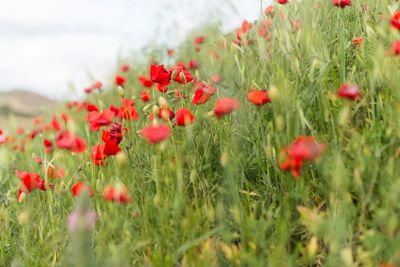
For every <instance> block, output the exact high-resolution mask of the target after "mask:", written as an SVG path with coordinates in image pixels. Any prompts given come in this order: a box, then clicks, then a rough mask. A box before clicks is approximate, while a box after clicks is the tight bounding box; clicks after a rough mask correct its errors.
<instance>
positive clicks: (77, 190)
mask: <svg viewBox="0 0 400 267" xmlns="http://www.w3.org/2000/svg"><path fill="white" fill-rule="evenodd" d="M83 192H86V193H87V194H88V195H89V197H92V196H93V195H94V192H93V189H92V188H91V187H90V186H88V185H86V184H84V183H83V182H82V181H81V180H78V181H77V182H76V183H75V184H74V185H73V186H72V187H71V193H72V194H73V195H74V196H76V197H78V196H80V195H81V194H82V193H83Z"/></svg>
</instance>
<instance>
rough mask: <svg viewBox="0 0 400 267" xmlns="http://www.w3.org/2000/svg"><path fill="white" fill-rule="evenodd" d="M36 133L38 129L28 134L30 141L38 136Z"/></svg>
mask: <svg viewBox="0 0 400 267" xmlns="http://www.w3.org/2000/svg"><path fill="white" fill-rule="evenodd" d="M38 133H39V130H38V129H33V130H32V131H31V133H30V134H29V138H30V139H31V140H33V139H35V137H36V136H37V135H38Z"/></svg>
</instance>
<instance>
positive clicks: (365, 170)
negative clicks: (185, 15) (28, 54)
mask: <svg viewBox="0 0 400 267" xmlns="http://www.w3.org/2000/svg"><path fill="white" fill-rule="evenodd" d="M352 2H353V3H352V5H351V7H348V8H345V9H340V8H336V7H334V6H333V5H332V4H331V2H330V1H314V0H303V1H292V2H291V3H290V4H288V5H285V6H283V5H275V16H274V17H273V18H272V25H271V30H270V35H271V36H272V38H271V40H270V41H265V40H264V39H263V38H261V37H259V36H258V35H257V25H258V24H257V23H256V24H255V26H254V27H253V29H252V30H251V31H250V33H248V35H249V37H250V38H251V39H253V40H255V41H254V42H253V44H252V45H242V46H238V45H236V44H233V43H232V40H233V38H234V35H233V34H223V33H221V32H220V31H219V30H218V29H216V28H215V27H213V26H210V27H204V28H203V29H199V30H198V31H196V32H195V33H194V35H193V36H191V37H190V38H188V41H187V42H184V43H183V44H182V45H181V46H180V47H179V49H178V50H177V51H176V56H175V58H176V59H178V60H182V61H184V62H188V61H189V60H191V59H196V60H198V61H199V62H200V63H201V68H200V69H198V70H196V71H195V72H194V74H195V76H196V77H198V78H199V79H201V80H204V81H210V76H211V75H212V74H215V73H217V74H220V75H221V76H222V77H223V81H222V82H220V83H219V84H218V85H217V88H218V91H217V94H216V95H215V96H213V98H212V99H211V100H210V101H209V102H208V103H206V104H204V105H199V106H194V105H192V104H191V103H190V101H191V97H190V96H191V94H192V93H193V88H191V87H190V86H187V88H185V86H178V85H174V86H173V87H172V88H180V90H181V91H182V92H184V93H186V95H187V96H188V98H187V99H176V98H175V97H174V94H169V93H166V94H161V93H159V92H158V91H157V90H152V91H151V94H152V97H153V102H154V103H157V98H158V96H159V95H162V96H163V97H164V98H166V99H167V101H168V103H169V105H170V107H171V108H172V109H173V110H177V109H178V108H181V107H189V108H190V109H191V110H192V112H193V113H194V114H195V116H196V122H195V123H194V124H193V125H191V126H187V127H175V128H174V129H173V130H172V131H173V134H172V136H171V137H170V139H169V140H168V142H167V143H166V144H164V145H149V144H148V143H147V142H146V141H145V140H144V139H143V138H142V137H141V136H140V135H138V134H137V131H138V130H140V129H142V128H143V125H146V124H148V119H147V117H146V114H145V112H144V111H143V109H146V112H149V111H151V107H150V108H149V107H145V105H146V104H143V103H142V102H141V101H140V99H139V97H138V95H139V92H140V90H141V89H140V88H141V85H140V84H139V83H138V81H137V76H138V75H141V74H144V75H147V74H148V68H149V67H148V65H147V64H146V65H140V64H137V65H132V66H131V67H132V70H131V71H130V72H129V74H128V75H126V74H124V75H125V76H126V77H127V78H128V83H127V85H126V86H125V89H124V94H125V97H127V98H133V99H135V103H136V108H137V110H138V111H139V121H137V122H136V121H128V120H124V121H123V124H124V127H126V128H127V129H128V131H127V132H126V134H125V135H124V139H123V141H122V143H121V148H122V149H123V151H124V153H125V155H126V157H127V162H126V164H121V162H120V161H118V160H117V158H116V157H110V158H108V159H107V164H106V165H105V166H102V167H99V166H95V165H94V164H92V163H91V161H90V156H89V154H90V151H89V150H90V147H91V146H93V145H95V144H96V143H98V142H99V140H100V139H101V131H100V132H91V131H90V130H89V126H88V123H87V122H86V117H85V116H86V113H85V112H77V111H71V110H67V111H65V110H64V112H68V115H69V116H70V118H72V119H71V122H70V123H69V124H68V127H69V129H70V130H71V131H74V132H76V133H77V134H78V135H79V136H81V137H84V138H85V139H86V141H87V143H88V151H87V152H86V153H84V154H73V153H71V152H68V151H62V150H58V149H56V150H55V152H54V153H53V154H50V155H49V154H44V152H43V145H42V143H43V139H44V138H54V135H55V133H52V132H50V133H46V134H44V135H41V134H39V135H38V136H37V137H36V138H35V139H34V140H33V141H31V142H27V143H26V145H25V150H24V152H17V151H13V150H12V149H11V147H12V145H3V147H2V148H1V149H0V158H1V167H0V168H1V169H0V174H1V180H0V181H1V187H0V193H1V194H0V197H1V205H0V227H1V230H2V234H1V235H0V244H1V247H0V262H1V263H2V264H1V265H3V266H9V265H13V266H59V265H69V264H71V265H73V264H74V263H73V262H75V263H76V262H78V263H79V262H83V261H84V260H87V261H86V264H87V265H92V266H145V265H148V266H207V265H208V266H232V265H233V266H235V265H243V266H300V265H301V266H308V265H309V266H378V265H379V264H383V263H393V264H400V222H399V216H400V204H399V203H400V164H399V163H400V161H399V154H400V153H399V151H400V150H399V148H400V139H399V138H400V134H399V133H400V121H399V119H398V117H397V116H398V113H399V103H400V102H399V101H400V92H399V89H400V86H399V85H400V71H399V58H398V57H397V58H396V57H394V56H390V55H389V56H388V55H386V54H385V51H386V50H389V49H390V46H391V43H392V41H393V40H395V39H396V38H397V39H399V38H400V32H398V31H396V30H394V29H392V28H391V27H390V24H389V20H390V17H391V16H392V14H393V12H394V11H395V10H396V9H398V8H399V3H398V2H396V1H389V0H380V1H373V0H363V1H361V0H358V1H357V0H354V1H352ZM280 13H281V14H280ZM263 16H264V15H263ZM263 16H262V17H260V20H262V19H263ZM296 20H299V21H300V22H301V29H298V30H296V29H294V28H293V25H292V24H293V22H294V21H296ZM291 22H292V23H291ZM197 35H204V36H206V38H207V39H206V43H205V44H203V45H202V47H201V50H200V52H198V53H196V52H195V51H194V48H193V42H192V40H193V38H192V37H194V36H197ZM358 36H362V37H363V38H364V43H363V44H362V45H361V46H356V45H354V44H353V43H352V40H353V38H354V37H358ZM171 38H173V37H172V36H171ZM163 54H165V52H164V51H163ZM163 54H162V55H161V54H159V53H157V52H155V53H154V54H152V55H150V58H151V59H152V60H158V61H164V62H166V63H170V64H173V63H174V61H175V60H174V59H171V58H167V57H164V56H163ZM216 55H217V56H216ZM344 82H350V83H355V84H358V85H359V86H360V89H361V93H362V99H361V100H360V101H356V102H350V101H346V100H343V99H339V98H337V97H336V95H335V93H336V89H337V88H339V87H340V85H341V84H342V83H344ZM250 88H258V89H267V90H270V94H272V96H273V97H272V103H271V104H268V105H265V106H262V107H256V106H254V105H253V104H252V103H250V102H248V101H247V99H246V97H247V93H248V90H249V89H250ZM172 92H173V90H172ZM271 92H272V93H271ZM222 96H228V97H233V98H237V99H239V100H240V102H241V103H240V104H241V106H240V109H239V110H238V111H236V112H234V113H232V115H229V116H227V117H224V118H223V119H220V120H217V119H215V118H214V117H213V116H211V115H210V113H209V111H211V110H212V108H213V105H214V103H215V101H216V100H217V99H218V98H220V97H222ZM120 98H121V96H120V95H119V94H118V90H117V88H116V86H110V88H108V90H106V91H104V92H103V93H101V94H91V95H90V96H88V98H87V101H89V102H91V103H94V104H96V105H98V106H99V107H100V108H102V109H105V108H106V107H108V106H109V105H110V104H114V105H119V103H120ZM153 102H152V103H153ZM50 115H52V114H49V116H50ZM72 121H73V122H72ZM26 129H28V127H26ZM300 135H313V136H315V138H316V139H317V140H318V141H319V142H322V143H324V144H325V149H324V153H323V155H322V157H321V158H320V160H318V161H316V162H313V163H310V164H305V165H304V166H303V167H302V172H301V176H300V177H299V178H298V179H294V178H293V177H292V175H291V174H290V173H288V172H282V171H281V170H280V169H279V164H278V162H279V161H280V158H279V157H280V156H279V155H280V150H281V148H282V147H285V146H286V147H287V146H288V145H289V144H290V143H291V142H292V141H293V140H295V139H296V137H298V136H300ZM15 138H16V141H15V142H18V140H19V139H21V137H18V136H16V137H15ZM18 138H19V139H18ZM36 156H40V157H42V158H44V159H45V161H47V162H51V163H52V164H54V165H55V166H57V167H63V168H64V170H65V172H66V175H65V177H64V178H62V179H58V180H52V182H54V183H55V188H54V190H48V191H46V192H41V191H33V192H32V193H31V194H29V195H28V196H27V198H26V200H25V201H24V202H23V203H18V202H17V201H16V197H15V196H16V191H17V188H18V185H19V180H18V178H16V176H15V170H23V171H31V172H37V173H39V174H41V176H42V177H43V178H44V177H46V174H45V173H46V172H45V169H46V166H47V165H48V163H44V164H42V165H40V166H39V165H37V164H36V163H35V162H34V158H35V157H36ZM123 163H124V162H123ZM77 179H82V180H83V181H85V182H86V183H87V184H88V185H90V186H91V187H92V188H93V190H94V191H95V195H94V197H93V198H91V199H90V200H87V199H86V200H84V199H80V198H75V197H73V196H72V194H71V193H70V188H71V186H72V184H74V183H75V182H76V180H77ZM117 182H122V183H123V184H125V185H126V186H127V187H128V188H129V191H130V194H131V196H132V197H133V202H132V203H131V204H127V205H119V204H116V203H110V202H106V201H104V200H103V197H102V191H103V189H104V187H105V186H106V185H107V184H115V183H117ZM80 203H81V204H80ZM82 203H86V204H84V205H85V206H87V207H90V208H91V209H93V210H94V211H95V212H96V214H97V220H96V223H95V227H94V229H93V230H89V229H88V230H87V231H85V230H83V231H82V232H79V233H80V235H82V236H80V237H82V240H83V241H81V242H85V243H79V242H78V241H77V240H80V239H79V238H77V237H76V236H75V237H74V235H76V232H71V231H70V230H69V229H68V224H67V220H68V215H69V214H70V213H71V212H73V211H74V210H76V209H77V206H81V205H82ZM74 242H75V243H74ZM76 242H78V243H76ZM74 244H75V245H74ZM83 244H85V245H83ZM71 246H72V249H71ZM73 246H76V247H80V246H81V247H82V249H81V250H76V249H75V252H74V249H73ZM83 249H84V252H85V253H80V252H82V250H83ZM89 255H90V257H89ZM80 257H81V258H80ZM75 266H76V265H75Z"/></svg>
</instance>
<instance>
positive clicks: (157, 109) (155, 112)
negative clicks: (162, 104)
mask: <svg viewBox="0 0 400 267" xmlns="http://www.w3.org/2000/svg"><path fill="white" fill-rule="evenodd" d="M159 111H160V108H159V107H158V106H157V105H154V106H153V114H154V115H157V114H158V112H159Z"/></svg>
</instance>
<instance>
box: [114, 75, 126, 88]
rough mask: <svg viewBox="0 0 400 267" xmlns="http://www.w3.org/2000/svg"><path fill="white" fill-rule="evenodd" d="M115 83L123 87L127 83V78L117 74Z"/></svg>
mask: <svg viewBox="0 0 400 267" xmlns="http://www.w3.org/2000/svg"><path fill="white" fill-rule="evenodd" d="M114 83H115V84H116V85H118V86H122V87H123V86H124V85H125V83H126V78H125V77H123V76H120V75H116V76H115V77H114Z"/></svg>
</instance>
